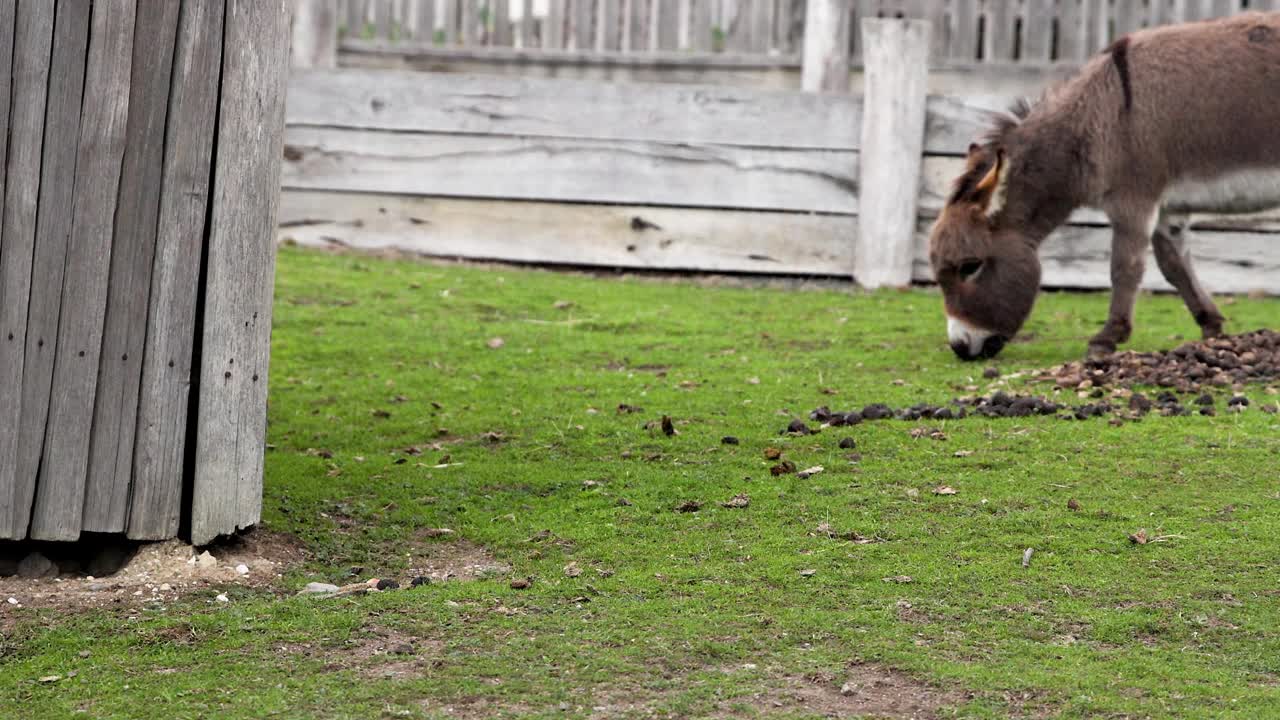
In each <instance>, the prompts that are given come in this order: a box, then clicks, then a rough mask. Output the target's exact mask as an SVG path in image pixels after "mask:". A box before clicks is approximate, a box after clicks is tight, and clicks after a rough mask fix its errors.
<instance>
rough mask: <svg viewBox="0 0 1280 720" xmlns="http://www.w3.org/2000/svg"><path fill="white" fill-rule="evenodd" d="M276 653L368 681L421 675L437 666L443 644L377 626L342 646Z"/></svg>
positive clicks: (285, 648)
mask: <svg viewBox="0 0 1280 720" xmlns="http://www.w3.org/2000/svg"><path fill="white" fill-rule="evenodd" d="M277 650H279V651H280V652H282V653H286V654H289V655H295V656H302V657H307V658H312V659H317V660H321V661H322V662H324V670H325V672H334V671H337V670H355V671H357V672H358V673H360V674H361V675H363V676H365V677H369V678H382V679H385V678H400V677H412V676H415V675H421V674H422V673H424V672H426V671H427V670H428V669H430V667H431V666H433V665H436V664H438V663H439V662H440V656H441V654H442V653H443V651H444V642H443V641H441V640H437V639H434V638H427V637H418V636H416V635H413V634H411V633H408V632H405V631H403V630H397V629H394V628H387V627H383V626H380V625H374V626H371V627H366V628H364V629H362V630H361V632H360V635H359V636H358V637H353V638H351V639H350V640H348V641H347V642H346V643H345V644H342V645H332V644H328V645H326V644H322V643H285V644H281V645H279V646H277Z"/></svg>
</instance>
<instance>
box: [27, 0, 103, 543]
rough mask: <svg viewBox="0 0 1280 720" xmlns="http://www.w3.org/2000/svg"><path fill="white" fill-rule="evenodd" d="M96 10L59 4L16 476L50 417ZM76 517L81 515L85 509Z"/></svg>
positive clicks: (68, 1) (34, 459) (75, 2)
mask: <svg viewBox="0 0 1280 720" xmlns="http://www.w3.org/2000/svg"><path fill="white" fill-rule="evenodd" d="M90 9H91V8H90V6H89V4H88V3H85V2H83V0H58V2H57V9H56V16H57V21H56V22H55V23H54V28H53V56H52V59H51V60H50V64H49V100H48V104H47V105H46V106H45V125H44V140H45V142H44V158H43V159H42V161H41V163H40V203H39V206H38V208H37V210H36V248H35V258H34V261H33V263H32V270H31V273H32V277H33V278H39V279H40V282H38V283H37V282H33V283H32V284H31V305H30V308H29V309H28V311H27V347H26V357H25V358H24V360H23V368H22V419H21V421H20V422H19V423H18V474H19V475H21V476H24V477H28V476H29V477H33V478H34V477H36V476H37V473H38V472H39V469H40V458H41V456H42V454H43V451H44V441H45V432H46V429H47V421H48V419H49V393H50V390H51V389H52V385H53V367H54V359H55V357H56V351H57V345H58V315H59V314H60V313H61V311H62V292H63V287H62V280H63V273H64V270H65V268H66V263H67V242H68V239H69V238H70V236H71V227H72V219H71V218H72V216H71V213H70V212H69V209H70V208H71V207H72V203H73V201H74V198H75V194H74V187H75V183H74V178H75V173H76V158H77V147H78V145H79V140H80V100H81V94H82V93H83V90H84V71H85V57H86V53H87V51H88V41H89V13H90ZM80 483H81V484H82V483H83V479H81V481H80ZM41 492H44V490H43V489H41V488H37V492H36V498H37V499H36V505H37V508H36V509H35V511H33V512H38V511H39V508H38V506H39V504H40V500H39V496H40V494H41ZM79 504H80V498H77V499H76V506H77V508H78V507H79ZM76 512H77V516H78V513H79V510H78V509H77V511H76ZM77 519H79V518H78V517H77ZM78 530H79V528H77V531H78Z"/></svg>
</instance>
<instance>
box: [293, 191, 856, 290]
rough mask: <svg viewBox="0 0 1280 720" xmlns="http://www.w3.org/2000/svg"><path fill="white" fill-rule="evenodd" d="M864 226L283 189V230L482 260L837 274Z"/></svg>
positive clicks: (354, 244) (814, 219)
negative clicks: (514, 240) (861, 227)
mask: <svg viewBox="0 0 1280 720" xmlns="http://www.w3.org/2000/svg"><path fill="white" fill-rule="evenodd" d="M856 231H857V222H856V220H855V218H853V217H851V216H848V215H809V214H801V213H762V212H742V211H727V210H697V209H687V208H661V207H643V206H634V205H578V204H561V203H544V202H530V203H511V202H504V201H490V200H461V199H451V198H417V197H407V196H403V195H374V194H350V193H328V192H302V191H285V192H284V194H283V196H282V198H281V206H280V229H279V231H278V233H277V235H278V237H279V238H280V239H281V241H289V242H296V243H298V244H300V245H304V246H308V247H319V248H336V247H348V248H357V249H364V250H398V251H403V252H408V253H418V254H424V255H433V256H441V257H464V258H472V259H479V260H483V259H491V260H492V259H499V260H507V261H513V262H531V263H553V264H555V263H563V264H570V265H596V266H606V267H628V268H650V269H665V270H700V271H707V270H712V271H722V272H759V273H769V274H817V275H831V274H836V273H844V272H846V270H847V268H849V267H850V266H851V263H852V248H853V242H852V238H853V234H854V233H855V232H856ZM512 238H519V240H518V241H517V242H513V241H512Z"/></svg>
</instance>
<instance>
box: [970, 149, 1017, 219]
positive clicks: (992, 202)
mask: <svg viewBox="0 0 1280 720" xmlns="http://www.w3.org/2000/svg"><path fill="white" fill-rule="evenodd" d="M1007 171H1008V163H1006V162H1005V160H1004V149H1003V148H998V149H997V150H996V158H995V161H994V162H992V163H991V169H990V170H988V171H987V174H986V175H983V176H982V179H981V180H979V181H978V184H977V185H975V186H974V188H973V195H972V199H973V202H974V203H975V204H977V205H978V207H980V208H982V212H983V214H985V215H986V216H987V217H991V216H993V215H995V214H996V213H998V212H1000V208H1002V207H1004V189H1005V179H1006V178H1005V175H1006V174H1007Z"/></svg>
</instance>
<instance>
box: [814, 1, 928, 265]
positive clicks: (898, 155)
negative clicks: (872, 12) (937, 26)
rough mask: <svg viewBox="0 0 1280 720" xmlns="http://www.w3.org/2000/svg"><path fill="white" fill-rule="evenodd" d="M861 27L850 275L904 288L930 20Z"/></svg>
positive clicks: (867, 21)
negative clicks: (860, 96) (855, 230)
mask: <svg viewBox="0 0 1280 720" xmlns="http://www.w3.org/2000/svg"><path fill="white" fill-rule="evenodd" d="M810 7H811V8H812V6H810ZM861 29H862V37H863V43H862V47H863V63H864V67H865V76H864V77H865V81H864V82H865V89H864V90H863V97H864V98H865V100H864V102H863V115H862V144H861V145H860V148H861V150H860V153H861V157H860V158H859V163H858V165H859V171H858V174H859V179H858V188H859V197H858V229H859V232H858V239H857V241H856V244H855V250H854V268H853V271H854V277H855V279H856V280H857V281H858V284H859V285H861V286H862V287H866V288H876V287H882V286H885V285H892V286H901V285H907V284H909V283H910V282H911V262H912V247H913V241H914V239H915V230H916V203H917V199H918V197H919V187H920V165H921V155H922V154H923V152H924V128H925V115H926V103H925V98H926V95H927V93H928V84H929V66H928V59H929V23H928V22H924V21H921V20H911V19H903V20H900V19H884V20H872V19H869V18H868V19H864V20H863V21H862V28H861Z"/></svg>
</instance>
